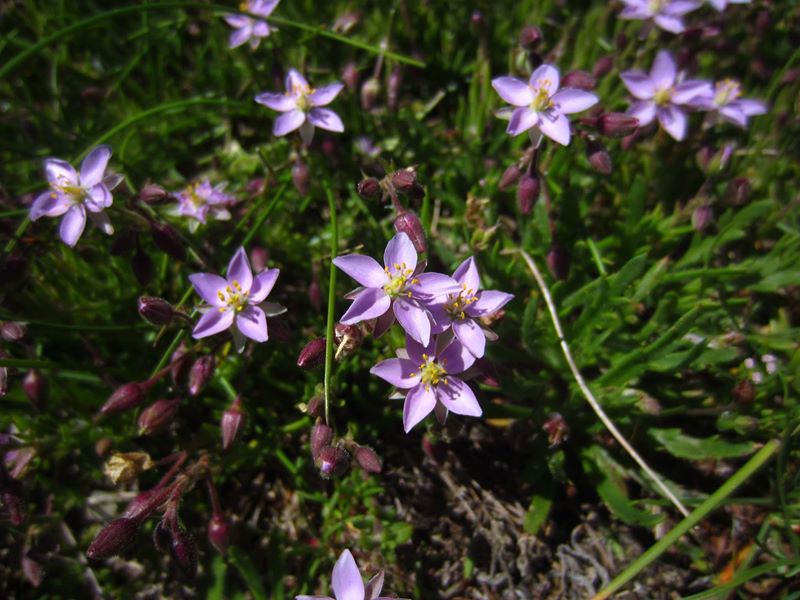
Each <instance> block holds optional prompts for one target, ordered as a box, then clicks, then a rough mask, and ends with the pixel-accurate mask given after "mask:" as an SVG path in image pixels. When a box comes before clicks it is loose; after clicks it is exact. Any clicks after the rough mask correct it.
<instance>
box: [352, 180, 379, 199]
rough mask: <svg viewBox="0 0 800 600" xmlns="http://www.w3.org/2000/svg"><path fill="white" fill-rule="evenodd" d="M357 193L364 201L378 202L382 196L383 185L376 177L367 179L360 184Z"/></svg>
mask: <svg viewBox="0 0 800 600" xmlns="http://www.w3.org/2000/svg"><path fill="white" fill-rule="evenodd" d="M357 191H358V195H359V196H361V197H362V198H364V200H376V199H377V198H379V197H380V195H381V183H380V181H378V180H377V179H375V178H374V177H367V178H366V179H362V180H361V181H359V182H358V186H357Z"/></svg>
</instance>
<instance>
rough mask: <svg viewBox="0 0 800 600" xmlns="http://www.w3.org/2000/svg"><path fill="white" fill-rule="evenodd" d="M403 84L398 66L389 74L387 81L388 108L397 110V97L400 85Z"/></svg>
mask: <svg viewBox="0 0 800 600" xmlns="http://www.w3.org/2000/svg"><path fill="white" fill-rule="evenodd" d="M402 84H403V75H402V73H401V72H400V67H395V69H394V70H393V71H392V72H391V74H390V75H389V83H388V84H387V86H386V104H387V105H388V106H389V110H397V98H398V97H399V95H400V86H401V85H402Z"/></svg>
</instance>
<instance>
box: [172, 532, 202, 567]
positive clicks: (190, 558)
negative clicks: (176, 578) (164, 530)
mask: <svg viewBox="0 0 800 600" xmlns="http://www.w3.org/2000/svg"><path fill="white" fill-rule="evenodd" d="M171 533H172V543H171V544H170V547H169V551H170V554H171V555H172V561H173V563H174V564H175V566H176V567H177V569H178V572H179V573H180V574H181V576H182V577H183V578H184V579H194V577H195V575H197V544H195V542H194V537H193V536H192V535H191V534H190V533H189V532H188V531H186V529H184V528H183V527H180V526H178V527H177V528H175V529H173V530H172V532H171Z"/></svg>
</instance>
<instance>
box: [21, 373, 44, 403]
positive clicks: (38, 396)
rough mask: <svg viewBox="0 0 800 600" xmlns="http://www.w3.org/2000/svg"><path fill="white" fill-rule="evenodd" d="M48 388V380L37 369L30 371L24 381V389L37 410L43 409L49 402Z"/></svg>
mask: <svg viewBox="0 0 800 600" xmlns="http://www.w3.org/2000/svg"><path fill="white" fill-rule="evenodd" d="M47 388H48V385H47V379H46V378H45V376H44V375H42V374H41V372H39V371H37V370H36V369H31V370H30V371H28V374H27V375H25V379H23V380H22V389H23V390H24V391H25V395H26V396H27V397H28V400H30V401H31V404H33V405H34V406H35V407H36V408H42V406H44V403H45V402H46V401H47Z"/></svg>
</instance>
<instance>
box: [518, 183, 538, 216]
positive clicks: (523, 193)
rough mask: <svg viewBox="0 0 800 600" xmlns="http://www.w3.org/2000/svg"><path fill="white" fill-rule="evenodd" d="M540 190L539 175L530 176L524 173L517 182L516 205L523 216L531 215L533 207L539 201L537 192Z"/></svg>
mask: <svg viewBox="0 0 800 600" xmlns="http://www.w3.org/2000/svg"><path fill="white" fill-rule="evenodd" d="M540 190H541V183H540V181H539V175H538V174H536V173H534V174H533V175H530V174H528V173H525V174H524V175H523V176H522V177H521V178H520V180H519V185H518V186H517V203H518V204H519V212H521V213H522V214H523V215H529V214H531V210H533V206H534V205H535V204H536V201H537V200H538V199H539V192H540Z"/></svg>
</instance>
